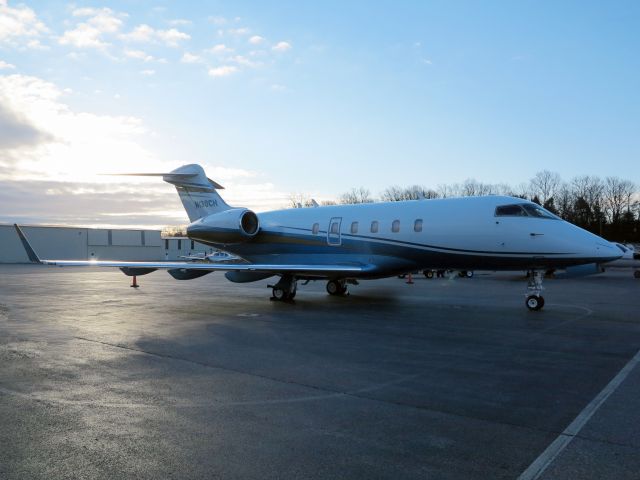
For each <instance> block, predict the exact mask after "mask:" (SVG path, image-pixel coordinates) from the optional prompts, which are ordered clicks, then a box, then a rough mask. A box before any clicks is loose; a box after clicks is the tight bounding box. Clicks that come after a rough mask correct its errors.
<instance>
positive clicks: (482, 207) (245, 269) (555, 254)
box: [15, 165, 621, 311]
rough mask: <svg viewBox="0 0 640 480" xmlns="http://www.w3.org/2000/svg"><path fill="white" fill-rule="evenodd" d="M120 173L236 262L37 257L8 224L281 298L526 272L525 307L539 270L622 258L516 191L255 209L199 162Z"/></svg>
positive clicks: (186, 276) (143, 267) (535, 291)
mask: <svg viewBox="0 0 640 480" xmlns="http://www.w3.org/2000/svg"><path fill="white" fill-rule="evenodd" d="M126 175H135V176H158V177H162V179H163V180H164V181H165V182H167V183H169V184H172V185H174V186H175V188H176V189H177V191H178V195H179V196H180V199H181V201H182V204H183V205H184V208H185V210H186V212H187V215H188V217H189V221H190V222H191V223H190V224H189V226H188V227H187V236H188V237H189V238H191V239H193V240H196V241H198V242H200V243H203V244H205V245H209V246H211V247H214V248H216V249H221V250H224V251H226V252H229V253H231V254H232V255H235V256H237V257H239V258H240V259H242V262H240V263H229V264H216V263H193V262H120V261H100V260H44V259H40V257H39V256H38V255H37V254H36V252H35V251H34V250H33V248H32V247H31V245H30V244H29V242H28V240H27V238H26V237H25V235H24V234H23V232H22V230H21V229H20V228H19V226H18V225H16V226H15V228H16V230H17V232H18V235H19V237H20V239H21V241H22V243H23V245H24V247H25V249H26V251H27V254H28V256H29V258H30V260H31V261H32V262H37V263H43V264H47V265H59V266H98V267H117V268H120V269H121V270H122V271H123V272H124V273H125V275H128V276H133V277H134V280H135V276H139V275H146V274H148V273H151V272H154V271H155V270H160V269H162V270H168V272H169V273H170V274H171V275H172V276H173V277H174V278H176V279H179V280H190V279H194V278H198V277H201V276H203V275H207V274H209V273H211V272H214V271H218V270H220V271H225V272H226V273H225V277H226V278H227V279H228V280H230V281H231V282H236V283H245V282H255V281H259V280H264V279H267V278H270V277H277V278H278V280H277V283H275V285H269V287H270V288H271V289H272V299H274V300H279V301H290V300H292V299H293V298H294V297H295V296H296V292H297V286H298V282H299V281H309V280H326V282H327V284H326V289H327V292H328V293H329V294H330V295H345V294H347V288H348V285H357V284H358V281H359V280H363V279H377V278H384V277H392V276H396V275H399V274H402V273H406V272H411V271H416V270H429V269H431V270H438V269H456V270H467V271H471V270H480V269H482V270H514V271H523V270H526V271H528V273H529V275H528V285H527V291H526V295H525V297H526V298H525V305H526V306H527V308H529V309H530V310H534V311H535V310H540V309H542V307H543V306H544V298H543V296H542V291H543V286H542V282H543V276H544V272H545V271H546V270H550V269H558V268H567V267H572V266H578V265H590V264H593V265H599V264H602V263H604V262H609V261H612V260H615V259H617V258H619V257H620V256H621V252H620V250H619V249H618V248H616V247H615V246H614V245H613V244H611V243H609V242H608V241H606V240H604V239H602V238H600V237H598V236H596V235H594V234H592V233H589V232H587V231H585V230H583V229H581V228H579V227H577V226H575V225H573V224H571V223H568V222H566V221H564V220H562V219H560V218H559V217H557V216H556V215H554V214H552V213H550V212H549V211H547V210H545V209H544V208H542V207H540V206H539V205H537V204H535V203H532V202H529V201H527V200H523V199H521V198H515V197H508V196H484V197H464V198H446V199H430V200H413V201H403V202H388V203H368V204H358V205H337V206H322V207H316V206H313V207H309V208H295V209H286V210H276V211H270V212H264V213H259V214H258V213H255V212H253V211H252V210H250V209H248V208H243V207H231V206H229V205H228V204H227V203H226V202H225V201H224V200H223V199H222V197H221V196H220V195H219V193H218V191H219V190H221V189H223V187H222V186H221V185H219V184H218V183H216V182H215V181H213V180H211V179H209V178H207V176H206V174H205V172H204V170H203V169H202V167H200V166H199V165H184V166H182V167H180V168H177V169H176V170H173V171H172V172H169V173H143V174H137V173H136V174H126ZM134 283H135V281H134Z"/></svg>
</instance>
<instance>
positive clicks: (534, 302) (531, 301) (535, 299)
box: [525, 295, 544, 311]
mask: <svg viewBox="0 0 640 480" xmlns="http://www.w3.org/2000/svg"><path fill="white" fill-rule="evenodd" d="M525 303H526V305H527V308H528V309H529V310H534V311H537V310H540V309H542V307H544V297H542V296H539V295H529V296H528V297H527V300H526V302H525Z"/></svg>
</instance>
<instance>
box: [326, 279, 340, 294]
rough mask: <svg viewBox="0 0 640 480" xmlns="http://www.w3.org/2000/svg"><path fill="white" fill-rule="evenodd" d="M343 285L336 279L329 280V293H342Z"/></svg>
mask: <svg viewBox="0 0 640 480" xmlns="http://www.w3.org/2000/svg"><path fill="white" fill-rule="evenodd" d="M341 289H342V288H341V285H340V283H339V282H336V281H335V280H329V281H328V282H327V293H328V294H329V295H340V290H341Z"/></svg>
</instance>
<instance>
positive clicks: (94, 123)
mask: <svg viewBox="0 0 640 480" xmlns="http://www.w3.org/2000/svg"><path fill="white" fill-rule="evenodd" d="M63 96H64V91H63V90H62V89H60V88H58V87H57V86H56V85H54V84H52V83H50V82H46V81H44V80H42V79H39V78H37V77H32V76H26V75H8V76H0V112H1V113H0V119H1V120H0V132H1V134H0V149H2V151H3V155H2V156H1V157H0V158H1V159H2V160H0V161H3V162H5V163H6V162H7V161H8V162H11V163H12V164H13V166H12V168H10V169H8V170H7V169H6V168H5V169H1V168H0V180H25V179H38V180H44V179H52V180H55V179H59V178H60V177H64V178H65V179H66V180H76V181H83V180H86V179H87V178H88V177H91V178H92V179H93V180H94V181H95V178H94V174H95V173H96V172H97V171H101V170H104V169H105V166H106V165H108V166H109V168H114V169H115V168H130V162H131V161H135V162H136V163H137V162H141V163H142V164H148V166H150V165H152V157H151V155H150V154H149V152H147V151H145V150H144V149H143V148H142V147H140V146H139V144H138V142H137V140H138V139H139V138H141V137H142V136H144V135H146V134H147V133H148V130H147V129H146V128H145V127H144V125H143V124H142V121H141V120H140V119H138V118H134V117H127V116H108V115H96V114H92V113H87V112H75V111H73V110H72V109H71V108H70V107H69V106H68V105H66V104H65V103H63V102H62V101H61V98H62V97H63ZM5 166H6V165H5Z"/></svg>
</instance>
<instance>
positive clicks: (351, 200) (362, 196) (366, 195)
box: [340, 187, 373, 204]
mask: <svg viewBox="0 0 640 480" xmlns="http://www.w3.org/2000/svg"><path fill="white" fill-rule="evenodd" d="M372 202H373V199H372V198H371V192H370V191H369V190H367V189H366V188H364V187H360V188H352V189H351V190H350V191H348V192H345V193H343V194H342V195H340V203H342V204H356V203H372Z"/></svg>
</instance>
